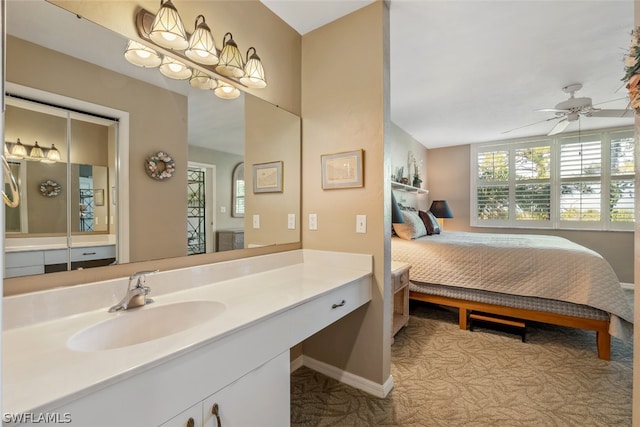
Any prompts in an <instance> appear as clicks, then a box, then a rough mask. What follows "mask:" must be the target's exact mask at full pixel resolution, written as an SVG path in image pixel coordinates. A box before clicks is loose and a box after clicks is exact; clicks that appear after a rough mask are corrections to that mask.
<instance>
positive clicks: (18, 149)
mask: <svg viewBox="0 0 640 427" xmlns="http://www.w3.org/2000/svg"><path fill="white" fill-rule="evenodd" d="M11 155H12V156H13V157H18V158H22V157H27V148H26V147H25V146H24V145H23V144H22V142H20V138H18V141H17V142H16V145H14V146H13V148H12V149H11Z"/></svg>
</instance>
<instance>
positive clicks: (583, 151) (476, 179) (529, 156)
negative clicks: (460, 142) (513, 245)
mask: <svg viewBox="0 0 640 427" xmlns="http://www.w3.org/2000/svg"><path fill="white" fill-rule="evenodd" d="M471 159H472V160H471V162H472V164H471V168H472V171H473V174H472V183H471V186H472V191H471V194H472V198H473V200H472V214H471V218H472V220H471V223H472V225H474V226H488V227H516V228H517V227H531V228H533V227H536V228H537V227H542V228H565V229H571V228H574V229H598V230H632V229H633V222H634V196H635V191H634V190H635V189H634V178H635V174H634V136H633V130H632V129H628V130H611V131H600V132H593V133H588V134H586V135H585V134H580V135H579V134H563V135H557V136H556V137H548V138H544V139H536V140H528V141H525V140H519V141H510V142H501V143H490V144H477V145H474V146H472V156H471Z"/></svg>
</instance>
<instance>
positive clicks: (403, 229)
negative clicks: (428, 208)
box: [393, 211, 427, 240]
mask: <svg viewBox="0 0 640 427" xmlns="http://www.w3.org/2000/svg"><path fill="white" fill-rule="evenodd" d="M402 217H403V218H404V224H393V230H394V231H395V232H396V234H397V235H398V237H400V238H401V239H405V240H412V239H416V238H418V237H422V236H426V235H427V229H426V228H425V226H424V222H422V220H421V219H420V217H419V216H418V214H417V213H416V212H411V211H402Z"/></svg>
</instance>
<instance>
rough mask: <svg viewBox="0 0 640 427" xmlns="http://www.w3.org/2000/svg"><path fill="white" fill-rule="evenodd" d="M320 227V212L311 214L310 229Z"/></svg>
mask: <svg viewBox="0 0 640 427" xmlns="http://www.w3.org/2000/svg"><path fill="white" fill-rule="evenodd" d="M317 229H318V214H309V230H317Z"/></svg>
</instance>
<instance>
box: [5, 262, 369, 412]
mask: <svg viewBox="0 0 640 427" xmlns="http://www.w3.org/2000/svg"><path fill="white" fill-rule="evenodd" d="M296 253H299V254H296ZM283 254H285V255H282V256H281V257H280V258H282V257H285V258H286V260H285V261H278V259H279V258H278V254H273V255H268V256H263V257H254V258H248V259H245V260H236V261H228V262H226V263H217V264H212V265H210V266H206V267H203V268H200V267H193V268H191V269H184V270H182V271H181V270H175V271H172V272H166V273H158V274H156V275H150V276H148V277H147V283H146V284H147V285H148V286H150V287H151V289H152V291H151V295H150V296H151V297H152V298H153V299H154V301H155V302H154V303H152V304H150V305H148V306H146V307H143V308H140V309H136V310H148V309H153V308H154V307H157V306H160V305H165V304H170V303H174V302H181V301H193V300H208V301H217V302H220V303H222V304H224V305H225V306H226V308H225V310H224V311H223V312H221V313H220V314H218V315H217V316H215V317H213V318H212V319H211V320H208V321H206V322H204V323H202V324H199V325H198V326H195V327H193V328H191V329H187V330H185V331H183V332H180V333H176V334H174V335H169V336H166V337H163V338H160V339H156V340H153V341H148V342H146V343H141V344H137V345H134V346H128V347H123V348H117V349H111V350H104V351H94V352H80V351H73V350H70V349H68V348H67V346H66V342H67V340H68V339H69V338H70V337H71V336H72V335H74V334H75V333H76V332H78V331H80V330H82V329H84V328H86V327H88V326H91V325H93V324H95V323H98V322H100V321H103V320H105V319H108V318H111V317H114V316H126V315H127V314H128V313H127V312H120V313H108V311H107V310H108V307H109V306H111V305H112V304H113V300H110V301H105V303H104V306H103V307H100V308H98V309H93V310H90V311H83V312H76V313H73V312H71V313H72V314H68V315H64V316H62V317H53V318H46V319H45V320H44V321H37V322H36V323H29V322H25V321H23V320H20V321H18V322H16V325H17V326H15V327H13V326H9V327H12V329H8V330H5V331H4V332H3V337H2V351H3V354H2V363H3V366H2V373H3V384H2V385H3V392H2V398H3V402H2V407H3V408H2V409H3V412H4V413H23V412H38V411H46V410H51V409H54V408H56V407H60V406H61V405H63V404H65V403H66V402H68V401H70V400H72V399H74V398H77V397H78V396H81V395H85V394H87V393H89V392H91V389H92V388H94V387H102V386H104V385H106V384H111V383H114V382H117V381H120V380H122V379H125V378H127V377H129V376H132V375H135V374H136V372H138V370H140V369H147V368H148V367H152V366H156V365H158V364H160V363H162V362H163V361H165V360H168V359H170V358H173V357H175V356H177V355H179V354H183V353H185V352H187V351H191V350H194V349H196V348H200V347H201V346H204V345H206V344H209V343H212V342H215V341H216V340H220V339H221V338H223V337H225V336H228V335H230V334H232V333H234V332H235V331H238V330H240V329H242V328H245V327H247V326H250V325H252V324H254V323H256V322H259V321H261V320H264V319H266V318H269V317H271V316H275V315H277V314H278V313H282V312H284V311H286V310H290V309H292V308H293V307H296V306H298V305H300V304H303V303H305V302H307V301H309V300H311V299H313V298H316V297H318V296H320V295H323V294H326V293H328V292H330V291H332V290H334V289H337V288H339V287H341V286H344V285H345V284H348V283H352V282H353V281H355V280H359V279H361V278H363V277H367V276H370V275H371V274H372V266H371V256H370V255H360V254H344V253H332V252H324V251H308V250H300V251H292V253H283ZM265 257H266V258H265ZM296 257H299V260H300V261H301V262H297V263H296V262H295V259H296ZM262 258H264V259H262ZM282 259H284V258H282ZM292 260H293V261H294V262H291V261H292ZM267 261H269V262H271V261H274V262H273V264H274V265H275V266H276V267H275V268H273V269H268V267H265V263H266V262H267ZM252 263H253V264H252ZM261 263H262V266H261V267H259V268H254V267H253V265H260V264H261ZM225 264H228V265H225ZM282 264H285V265H282ZM212 267H213V268H214V271H218V272H222V271H224V270H225V269H226V270H229V269H231V270H234V269H235V270H237V271H240V270H242V271H244V272H245V274H243V275H241V276H239V277H235V278H225V279H224V280H219V279H217V278H216V277H215V276H212V275H210V271H211V268H212ZM199 269H200V270H202V271H198V270H199ZM235 270H234V271H235ZM253 270H255V271H256V272H252V271H253ZM259 270H263V271H259ZM203 272H209V273H207V274H204V273H203ZM163 274H166V277H163ZM207 275H209V277H208V278H207V277H206V276H207ZM221 276H223V275H222V274H221ZM176 277H180V278H181V279H182V280H180V281H176V280H175V279H176ZM167 279H170V280H169V281H170V282H171V283H168V282H167ZM216 280H218V281H216ZM207 281H208V282H207ZM190 282H191V283H190ZM196 282H202V283H196ZM123 283H126V278H125V279H123ZM154 283H157V284H158V292H160V294H159V295H158V294H157V293H154ZM207 283H209V284H207ZM100 285H101V284H91V285H88V286H89V288H91V287H92V286H94V287H95V286H100ZM112 285H113V284H112ZM118 286H119V287H122V286H121V285H120V284H118ZM83 287H84V289H81V288H83ZM105 287H108V285H101V288H102V289H104V288H105ZM178 288H183V289H184V288H187V289H185V290H177V289H178ZM116 289H118V287H116ZM171 291H173V292H171ZM53 292H56V291H53ZM62 292H65V293H64V294H63V295H65V298H73V292H74V291H73V290H70V289H66V290H63V291H62ZM77 292H82V293H83V294H86V293H87V292H89V291H88V288H87V287H85V286H84V285H83V286H80V287H79V289H78V291H77ZM123 292H124V288H122V294H121V295H118V297H121V296H123V295H124V294H123ZM36 294H38V293H36ZM45 294H46V292H45ZM83 294H81V293H78V295H83ZM69 295H71V296H70V297H69ZM48 297H49V296H48V295H42V293H40V295H34V297H33V298H32V299H31V300H29V296H23V297H19V298H18V299H16V300H14V301H11V300H10V299H11V298H14V297H8V298H5V299H4V300H5V305H7V306H8V307H9V310H8V312H7V313H5V316H12V313H17V312H18V311H24V310H25V307H28V306H29V305H31V306H32V309H33V310H34V312H37V305H38V304H39V303H41V302H42V301H46V300H47V298H48ZM25 299H26V300H25ZM117 299H118V300H119V298H117ZM54 301H60V300H55V299H54ZM116 302H117V301H116ZM58 304H60V305H64V302H58ZM70 304H71V305H73V302H70ZM76 305H77V304H76ZM12 306H13V307H12ZM61 312H64V310H61ZM32 317H33V318H37V316H36V315H33V316H32ZM26 318H30V317H29V316H26ZM5 319H6V317H5ZM4 323H5V325H7V324H9V325H11V322H7V321H5V322H4ZM5 327H6V326H5ZM141 327H144V325H141Z"/></svg>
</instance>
